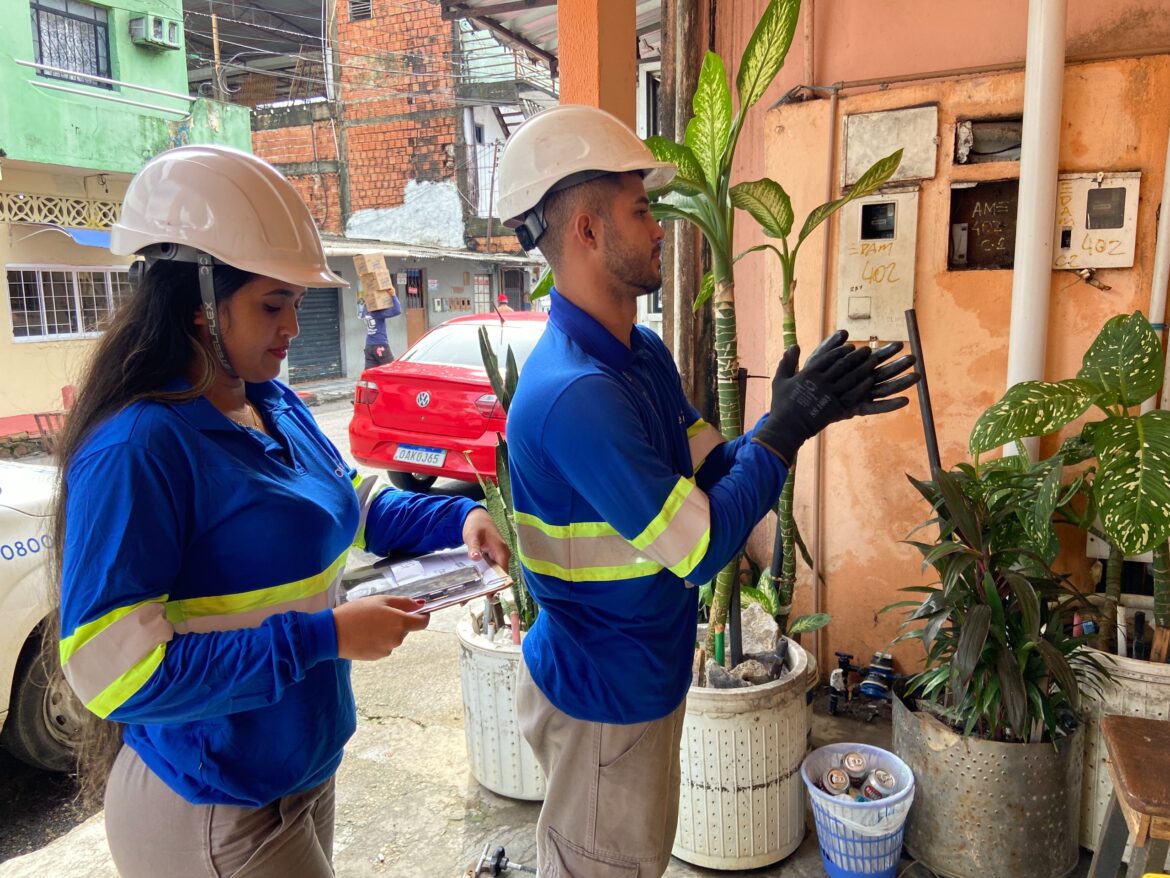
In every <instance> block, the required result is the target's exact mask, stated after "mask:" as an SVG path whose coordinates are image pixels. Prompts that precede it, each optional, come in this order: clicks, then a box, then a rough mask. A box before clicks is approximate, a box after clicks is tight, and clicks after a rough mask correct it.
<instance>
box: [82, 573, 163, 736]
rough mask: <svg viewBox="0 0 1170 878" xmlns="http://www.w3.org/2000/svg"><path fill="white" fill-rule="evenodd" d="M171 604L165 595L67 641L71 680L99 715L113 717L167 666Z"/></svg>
mask: <svg viewBox="0 0 1170 878" xmlns="http://www.w3.org/2000/svg"><path fill="white" fill-rule="evenodd" d="M165 601H166V596H165V595H164V596H163V597H160V598H156V599H154V600H149V601H142V602H141V603H138V604H133V605H131V606H128V607H118V608H117V609H115V610H111V611H110V612H108V613H106V614H105V615H104V616H102V617H101V618H99V619H95V620H93V621H92V622H88V623H86V624H85V625H81V626H79V627H78V628H77V629H75V630H74V632H73V633H72V634H70V635H69V636H68V637H66V638H65V639H63V640H62V641H61V645H60V650H61V668H62V670H63V671H64V673H65V679H67V680H68V681H69V685H70V686H72V687H73V691H74V692H76V693H77V697H78V698H80V699H81V701H82V703H83V704H84V705H85V706H86V707H87V708H88V709H89V710H91V711H93V712H94V713H96V714H97V715H98V716H100V717H103V718H104V717H107V716H109V714H110V712H111V711H113V710H114V708H116V707H117V706H118V705H119V704H121V703H122V702H123V701H125V700H126V699H127V698H129V697H130V696H131V695H132V694H134V692H136V691H137V690H138V689H139V687H141V686H142V684H143V683H144V682H146V680H147V679H149V677H150V675H151V674H152V673H153V672H154V669H155V668H156V667H158V665H159V664H160V663H161V662H162V660H163V656H164V655H165V654H166V644H167V641H169V640H170V639H171V638H172V637H174V634H175V631H174V628H173V627H172V626H171V624H170V623H169V622H168V621H167V620H166V617H165Z"/></svg>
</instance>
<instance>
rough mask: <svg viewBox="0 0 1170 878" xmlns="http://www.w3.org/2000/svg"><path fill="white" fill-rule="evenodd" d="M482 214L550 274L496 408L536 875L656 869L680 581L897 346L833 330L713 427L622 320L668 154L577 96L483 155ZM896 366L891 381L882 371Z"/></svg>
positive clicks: (761, 510)
mask: <svg viewBox="0 0 1170 878" xmlns="http://www.w3.org/2000/svg"><path fill="white" fill-rule="evenodd" d="M499 170H500V212H501V216H503V217H505V223H506V225H508V226H509V227H511V228H513V229H514V230H515V232H516V235H517V237H518V238H519V239H520V243H521V244H522V245H523V246H524V247H525V249H531V248H533V247H539V248H540V250H541V252H542V253H543V254H544V256H545V258H546V259H547V260H548V263H549V265H550V266H551V268H552V270H553V273H554V275H555V277H556V286H555V288H554V289H553V291H552V293H551V299H552V309H551V313H550V316H549V323H548V329H547V330H546V331H545V333H544V335H543V336H542V337H541V340H540V342H539V343H538V344H537V346H536V348H535V350H534V351H533V353H532V355H531V356H530V358H529V360H528V362H527V364H526V366H525V369H524V374H523V377H522V379H521V381H520V384H519V388H518V390H517V393H516V396H515V399H514V400H513V402H512V407H511V410H510V411H509V414H508V445H509V455H510V462H511V469H510V472H511V482H512V493H513V499H514V501H515V512H516V527H517V534H518V536H519V553H520V557H521V561H522V563H523V565H524V577H525V581H526V582H527V583H528V584H529V587H530V588H531V590H532V593H533V595H534V596H535V598H536V600H537V601H538V602H539V604H540V606H541V613H540V615H539V616H538V618H537V621H536V623H535V625H534V626H533V627H532V629H531V630H530V631H529V633H528V637H527V638H526V639H525V641H524V659H525V664H524V665H522V666H521V670H520V674H521V676H520V680H519V688H518V693H517V710H518V713H519V717H520V725H521V729H522V731H523V733H524V736H525V738H527V740H528V742H529V743H530V744H531V745H532V748H533V750H534V751H535V753H536V756H537V758H538V760H539V761H540V764H541V766H542V767H543V768H544V771H545V774H546V775H547V778H548V791H547V794H546V796H545V800H544V806H543V808H542V809H541V813H540V820H539V822H538V824H537V836H538V839H537V861H538V868H539V870H540V874H542V875H555V876H577V878H610V876H612V878H617V876H622V878H648V876H659V875H661V874H662V873H663V872H664V871H665V869H666V865H667V862H668V860H669V858H670V850H671V846H672V844H673V841H674V832H675V823H676V821H677V817H678V792H679V756H678V752H679V739H680V736H681V732H682V721H683V711H684V708H685V701H686V694H687V689H688V688H689V687H690V683H691V659H692V654H693V647H694V643H695V626H696V623H697V611H698V590H697V589H694V588H688V587H687V584H688V582H689V583H701V582H707V581H708V580H710V579H712V578H714V576H715V574H716V573H717V572H718V571H719V570H720V569H721V568H722V567H723V566H724V565H726V564H727V562H728V561H729V560H730V559H731V558H732V557H733V556H734V555H735V553H736V552H737V551H738V550H739V549H740V548H741V547H742V546H743V544H744V542H745V541H746V539H747V536H748V534H749V532H750V531H751V529H752V528H753V527H754V526H755V524H756V523H757V522H758V521H759V520H760V519H761V518H762V517H763V516H764V514H765V513H766V512H767V511H768V509H770V508H771V507H772V506H774V505H775V503H776V501H777V499H778V498H779V496H780V490H781V488H782V487H783V485H784V479H785V476H786V474H787V471H788V467H789V465H790V463H791V462H792V460H793V457H794V456H795V454H796V451H797V449H798V448H799V447H800V445H801V444H802V443H803V442H804V441H805V440H807V439H808V438H810V437H811V436H813V435H815V434H816V433H817V432H819V431H820V430H821V429H822V428H824V427H825V426H827V425H828V424H830V423H832V422H834V421H838V420H843V419H845V418H849V417H853V416H854V415H859V414H861V415H865V414H875V413H877V412H880V411H890V410H893V409H894V408H899V407H901V406H902V405H904V404H905V403H906V399H905V398H904V397H902V398H895V399H881V397H887V396H889V395H890V394H894V393H897V392H899V391H900V390H903V389H905V388H906V387H908V386H910V384H912V383H913V382H914V381H915V380H917V376H915V375H913V374H910V375H903V374H902V373H904V372H905V370H907V369H908V368H909V367H910V365H911V364H912V362H913V359H912V358H911V357H902V358H900V359H899V360H896V361H894V362H893V363H890V364H888V365H886V366H884V367H882V368H880V369H879V368H878V367H879V365H880V364H881V363H882V361H883V360H885V359H888V358H889V357H890V356H892V355H893V353H894V352H895V351H896V348H893V349H889V350H887V349H883V350H882V351H881V352H879V353H877V354H874V353H873V352H871V351H870V349H869V348H868V347H864V346H862V347H860V348H857V349H854V348H853V347H852V346H850V345H848V344H845V333H843V332H838V333H835V334H834V335H832V336H830V337H829V338H828V339H826V340H825V342H823V343H822V344H821V346H820V347H818V348H817V350H816V352H814V354H813V355H812V356H811V357H810V358H809V361H808V363H807V364H806V365H805V367H804V368H803V369H802V370H800V371H797V369H796V366H797V362H798V359H799V351H798V350H797V349H796V348H793V349H791V350H789V351H788V352H787V353H786V354H785V355H784V358H783V359H782V360H781V362H780V365H779V367H778V368H777V370H776V375H775V378H774V379H773V383H772V389H773V392H772V404H771V409H770V411H769V413H768V414H766V415H765V416H764V417H763V418H761V419H760V421H759V423H758V424H757V425H756V426H755V428H754V429H752V430H750V431H749V432H748V433H747V435H745V436H744V437H742V438H740V439H736V440H734V441H731V442H725V441H723V438H722V436H721V435H720V433H719V432H718V431H717V430H716V429H715V428H714V427H712V426H711V425H709V424H707V423H705V422H704V421H703V420H702V418H700V417H699V414H698V412H696V411H695V409H694V408H693V407H692V406H691V405H690V403H689V402H688V401H687V400H686V398H685V396H684V395H683V391H682V386H681V382H680V380H679V375H678V370H677V369H676V367H675V365H674V361H673V360H672V358H671V355H670V352H669V351H668V350H667V349H666V347H665V345H664V344H663V343H662V341H661V340H660V339H659V338H658V337H657V336H656V335H655V334H654V333H653V332H650V331H648V330H647V329H645V328H644V327H641V326H637V325H635V318H636V314H637V299H638V297H639V296H642V295H645V294H646V293H650V292H653V291H654V290H656V289H658V287H659V286H660V285H661V282H662V260H661V248H662V237H663V235H662V228H661V227H660V226H659V224H658V222H657V221H656V220H655V219H654V217H653V216H652V215H651V213H650V203H649V200H648V199H647V195H646V193H647V190H654V189H657V188H660V187H662V186H664V185H665V184H666V183H667V182H669V180H670V179H671V177H672V176H673V174H674V167H673V166H672V165H669V164H667V163H665V162H660V161H657V160H656V159H655V158H654V156H653V155H651V153H650V151H649V150H648V149H647V148H646V147H645V145H643V144H642V142H641V141H640V140H638V138H637V137H636V136H635V135H634V134H633V132H631V131H630V130H629V128H627V127H626V126H625V125H624V124H623V123H622V122H620V121H619V120H618V119H616V118H615V117H613V116H611V115H610V114H608V113H606V112H604V111H602V110H598V109H595V108H592V107H583V106H568V105H566V106H560V107H555V108H553V109H550V110H546V111H545V112H543V113H540V114H538V115H536V116H533V117H532V118H531V119H529V120H528V121H527V122H525V123H524V125H522V126H521V127H520V128H519V129H518V130H517V131H516V133H515V135H513V137H512V138H511V140H509V141H508V144H507V146H506V148H505V150H504V154H503V156H502V158H501V159H500V169H499ZM898 376H901V377H898Z"/></svg>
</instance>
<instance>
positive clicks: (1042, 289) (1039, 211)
mask: <svg viewBox="0 0 1170 878" xmlns="http://www.w3.org/2000/svg"><path fill="white" fill-rule="evenodd" d="M1067 13H1068V2H1067V0H1031V2H1030V3H1029V4H1028V48H1027V56H1026V60H1025V64H1024V130H1023V144H1022V147H1021V150H1020V189H1019V208H1018V211H1017V214H1016V250H1015V260H1014V270H1013V272H1012V314H1011V329H1010V331H1009V335H1008V364H1007V386H1008V387H1011V386H1013V385H1015V384H1018V383H1019V382H1021V381H1032V380H1039V379H1042V378H1043V377H1044V354H1045V348H1046V344H1047V334H1048V300H1049V292H1050V288H1051V284H1052V227H1053V221H1052V218H1053V216H1055V213H1056V184H1057V160H1058V158H1059V155H1060V110H1061V100H1062V93H1063V88H1064V48H1065V46H1064V44H1065V36H1064V34H1065V22H1066V19H1067V17H1068V15H1067ZM1039 444H1040V440H1039V439H1037V438H1030V439H1025V440H1024V445H1025V447H1026V448H1027V450H1028V453H1029V454H1030V455H1031V456H1032V457H1033V459H1035V457H1036V452H1037V450H1038V449H1039Z"/></svg>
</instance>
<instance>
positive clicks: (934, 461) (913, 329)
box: [906, 308, 942, 478]
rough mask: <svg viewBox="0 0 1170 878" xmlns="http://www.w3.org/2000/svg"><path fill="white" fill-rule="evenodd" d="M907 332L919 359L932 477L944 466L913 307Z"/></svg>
mask: <svg viewBox="0 0 1170 878" xmlns="http://www.w3.org/2000/svg"><path fill="white" fill-rule="evenodd" d="M906 332H907V334H908V335H909V337H910V353H912V354H913V355H914V358H915V359H916V360H917V361H918V366H917V368H918V374H919V375H921V376H922V378H921V380H920V381H919V382H918V408H919V410H920V411H921V412H922V429H923V432H925V434H926V458H927V460H928V461H929V463H930V477H931V478H934V477H935V475H936V474H937V473H938V471H939V470H940V469H941V468H942V464H941V462H940V461H939V455H938V434H937V433H936V432H935V429H934V410H933V409H932V408H931V405H930V386H929V385H928V384H927V383H926V360H925V359H923V356H922V337H921V336H920V335H919V334H918V315H917V314H915V313H914V309H913V308H909V309H907V311H906Z"/></svg>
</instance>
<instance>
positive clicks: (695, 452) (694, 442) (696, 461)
mask: <svg viewBox="0 0 1170 878" xmlns="http://www.w3.org/2000/svg"><path fill="white" fill-rule="evenodd" d="M724 441H726V440H724V438H723V434H722V433H720V432H719V431H718V430H716V429H715V428H714V427H712V426H711V425H710V424H708V423H707V422H706V421H704V420H703V419H702V418H699V420H697V421H695V422H694V423H693V424H691V425H690V426H689V427H687V444H688V445H689V446H690V449H691V471H692V472H696V473H697V472H698V471H699V467H701V466H702V465H703V461H705V460H706V459H707V455H708V454H710V453H711V452H712V451H713V450H714V449H715V448H716V447H718V446H719V444H720V443H722V442H724Z"/></svg>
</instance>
